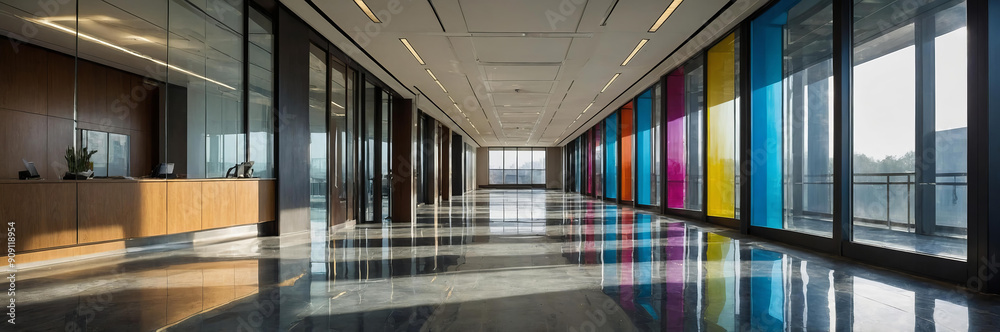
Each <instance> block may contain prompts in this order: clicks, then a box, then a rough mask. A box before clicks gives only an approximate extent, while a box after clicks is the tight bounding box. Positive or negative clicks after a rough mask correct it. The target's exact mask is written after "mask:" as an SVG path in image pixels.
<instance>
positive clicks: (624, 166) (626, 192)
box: [619, 102, 635, 202]
mask: <svg viewBox="0 0 1000 332" xmlns="http://www.w3.org/2000/svg"><path fill="white" fill-rule="evenodd" d="M632 108H633V106H632V102H628V103H627V104H625V106H622V108H621V110H620V111H619V113H620V114H621V115H620V116H621V130H620V131H621V135H620V137H619V139H620V140H621V149H622V152H621V197H622V201H627V202H631V201H632V200H633V199H634V198H633V197H632V188H633V185H632V175H633V174H635V173H634V172H635V170H634V169H633V166H634V165H633V162H632V153H633V150H632V148H633V145H634V141H635V137H634V136H633V135H634V134H635V124H634V123H633V121H634V120H635V119H634V116H633V110H632Z"/></svg>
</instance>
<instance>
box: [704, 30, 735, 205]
mask: <svg viewBox="0 0 1000 332" xmlns="http://www.w3.org/2000/svg"><path fill="white" fill-rule="evenodd" d="M737 43H738V41H737V39H736V34H735V33H733V34H730V35H729V36H727V37H725V38H723V39H722V41H720V42H719V43H718V44H716V45H715V46H713V47H712V48H711V49H709V50H708V55H707V57H708V69H707V72H708V76H707V78H706V89H707V91H706V95H707V97H706V98H707V99H708V149H707V151H706V153H708V158H707V159H708V168H707V170H706V174H707V176H708V183H707V185H706V187H707V190H708V193H707V194H708V206H707V210H708V215H709V216H713V217H723V218H736V198H737V197H736V193H737V189H738V188H737V187H736V177H737V174H738V173H737V172H736V169H737V167H738V161H737V160H736V158H737V153H736V147H737V146H738V143H739V142H738V141H737V140H738V137H739V132H737V130H736V129H737V126H736V124H737V123H738V121H737V117H736V116H737V114H738V112H737V102H738V100H737V99H736V98H737V96H738V95H737V93H738V91H736V88H737V75H738V72H737V67H736V64H737V60H738V59H737V58H736V54H737V53H736V52H737V48H736V45H737Z"/></svg>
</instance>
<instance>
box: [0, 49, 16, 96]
mask: <svg viewBox="0 0 1000 332" xmlns="http://www.w3.org/2000/svg"><path fill="white" fill-rule="evenodd" d="M13 58H14V43H11V42H10V40H9V39H7V38H0V59H4V61H0V77H11V76H12V75H11V68H12V67H13V65H14V61H7V60H6V59H13ZM12 85H14V80H7V79H2V80H0V108H7V92H6V91H8V90H10V89H11V88H10V87H11V86H12Z"/></svg>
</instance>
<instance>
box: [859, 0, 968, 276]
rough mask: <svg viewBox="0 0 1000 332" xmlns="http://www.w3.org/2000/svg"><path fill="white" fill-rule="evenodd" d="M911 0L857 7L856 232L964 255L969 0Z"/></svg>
mask: <svg viewBox="0 0 1000 332" xmlns="http://www.w3.org/2000/svg"><path fill="white" fill-rule="evenodd" d="M901 5H903V2H902V1H890V3H888V4H886V6H888V7H886V8H895V7H897V6H901ZM915 6H917V8H914V9H913V10H907V11H895V12H892V11H888V10H880V9H881V7H868V6H856V7H857V8H856V9H855V16H854V17H855V21H854V41H855V45H854V69H853V74H854V78H853V82H854V87H853V89H854V90H853V111H852V114H853V123H852V128H853V133H854V136H853V138H852V142H853V143H852V146H853V151H854V156H853V158H854V160H853V165H854V169H853V171H854V176H853V180H854V182H853V188H852V189H853V192H852V193H853V196H854V197H853V199H854V211H853V224H854V225H853V226H854V227H853V240H854V241H856V242H860V243H865V244H869V245H875V246H881V247H888V248H893V249H898V250H903V251H913V252H920V253H924V254H929V255H936V256H942V257H948V258H953V259H959V260H965V259H966V257H967V253H966V251H967V245H966V237H967V235H968V234H967V227H966V226H967V215H968V214H967V209H968V196H967V195H968V192H967V187H966V185H967V181H968V167H967V164H966V162H967V160H968V123H967V112H968V111H967V109H968V108H967V104H966V103H967V102H966V95H967V88H966V73H967V71H968V66H967V63H966V59H967V48H968V47H967V32H966V5H965V2H964V1H961V2H954V1H950V2H944V1H933V2H921V3H919V4H916V5H915ZM883 22H899V24H897V25H895V26H892V27H886V26H885V24H884V23H883ZM900 82H915V84H912V85H910V84H899V83H900ZM887 123H891V124H892V125H891V126H886V124H887ZM873 142H876V143H873Z"/></svg>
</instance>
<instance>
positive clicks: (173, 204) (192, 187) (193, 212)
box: [167, 181, 202, 234]
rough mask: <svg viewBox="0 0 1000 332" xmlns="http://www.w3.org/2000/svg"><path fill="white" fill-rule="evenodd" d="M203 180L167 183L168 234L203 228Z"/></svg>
mask: <svg viewBox="0 0 1000 332" xmlns="http://www.w3.org/2000/svg"><path fill="white" fill-rule="evenodd" d="M201 184H202V183H201V182H195V181H182V182H173V181H171V182H168V183H167V234H176V233H184V232H193V231H197V230H201V229H202V227H201V216H202V190H201Z"/></svg>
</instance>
